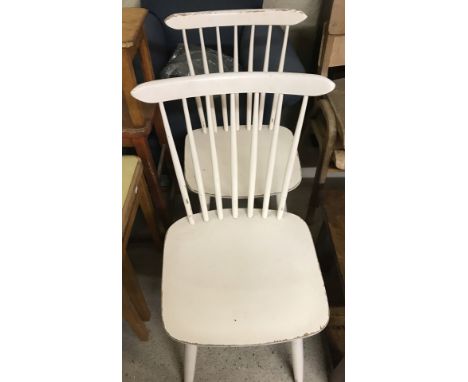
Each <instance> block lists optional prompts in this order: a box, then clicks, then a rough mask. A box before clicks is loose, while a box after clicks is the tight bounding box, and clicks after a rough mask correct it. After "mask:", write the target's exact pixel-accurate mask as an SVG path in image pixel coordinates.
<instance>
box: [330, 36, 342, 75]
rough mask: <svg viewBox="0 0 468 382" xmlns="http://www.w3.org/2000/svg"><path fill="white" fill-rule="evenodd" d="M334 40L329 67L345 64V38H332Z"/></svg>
mask: <svg viewBox="0 0 468 382" xmlns="http://www.w3.org/2000/svg"><path fill="white" fill-rule="evenodd" d="M330 38H331V39H332V40H333V42H332V44H333V47H332V51H331V54H330V63H329V64H328V66H329V67H333V66H341V65H344V64H345V36H330Z"/></svg>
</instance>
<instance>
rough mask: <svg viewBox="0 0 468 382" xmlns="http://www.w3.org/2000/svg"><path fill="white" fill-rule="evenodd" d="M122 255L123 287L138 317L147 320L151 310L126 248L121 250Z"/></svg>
mask: <svg viewBox="0 0 468 382" xmlns="http://www.w3.org/2000/svg"><path fill="white" fill-rule="evenodd" d="M122 255H123V256H122V262H123V263H122V276H123V288H124V289H125V290H126V291H127V293H128V296H129V298H130V301H131V302H132V304H133V306H134V307H135V309H136V311H137V312H138V315H139V316H140V318H141V319H142V320H143V321H148V320H149V319H150V317H151V312H150V310H149V309H148V305H147V304H146V300H145V296H144V295H143V292H142V290H141V287H140V283H139V282H138V279H137V277H136V275H135V272H134V270H133V267H132V263H131V262H130V259H129V258H128V256H127V249H126V248H124V249H123V250H122Z"/></svg>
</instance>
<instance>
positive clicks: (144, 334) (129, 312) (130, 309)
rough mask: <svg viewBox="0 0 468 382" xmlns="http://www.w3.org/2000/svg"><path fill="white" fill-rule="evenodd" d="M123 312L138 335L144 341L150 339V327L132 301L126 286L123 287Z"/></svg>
mask: <svg viewBox="0 0 468 382" xmlns="http://www.w3.org/2000/svg"><path fill="white" fill-rule="evenodd" d="M122 313H123V318H124V319H125V321H127V322H128V324H129V325H130V327H131V328H132V330H133V332H134V333H135V334H136V336H137V337H138V338H139V339H140V340H142V341H148V338H149V333H148V329H147V328H146V326H145V323H144V322H143V321H142V320H141V318H140V316H139V315H138V312H137V311H136V309H135V307H134V306H133V304H132V302H131V301H130V297H129V295H128V293H127V291H126V290H125V288H122Z"/></svg>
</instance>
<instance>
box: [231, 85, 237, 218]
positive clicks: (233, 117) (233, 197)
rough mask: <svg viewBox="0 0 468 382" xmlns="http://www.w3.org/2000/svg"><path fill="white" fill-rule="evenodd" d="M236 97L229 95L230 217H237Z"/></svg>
mask: <svg viewBox="0 0 468 382" xmlns="http://www.w3.org/2000/svg"><path fill="white" fill-rule="evenodd" d="M236 95H237V94H231V95H230V97H229V102H230V109H231V110H230V112H231V113H230V114H231V200H232V216H234V218H237V216H238V214H239V213H238V195H239V191H238V188H239V187H238V185H239V181H238V174H237V113H236Z"/></svg>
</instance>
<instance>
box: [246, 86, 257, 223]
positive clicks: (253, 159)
mask: <svg viewBox="0 0 468 382" xmlns="http://www.w3.org/2000/svg"><path fill="white" fill-rule="evenodd" d="M258 103H259V94H258V93H255V95H254V114H253V128H252V144H251V146H250V176H249V197H248V200H247V216H248V217H249V218H251V217H252V216H253V206H254V199H255V181H256V178H257V156H258Z"/></svg>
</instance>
